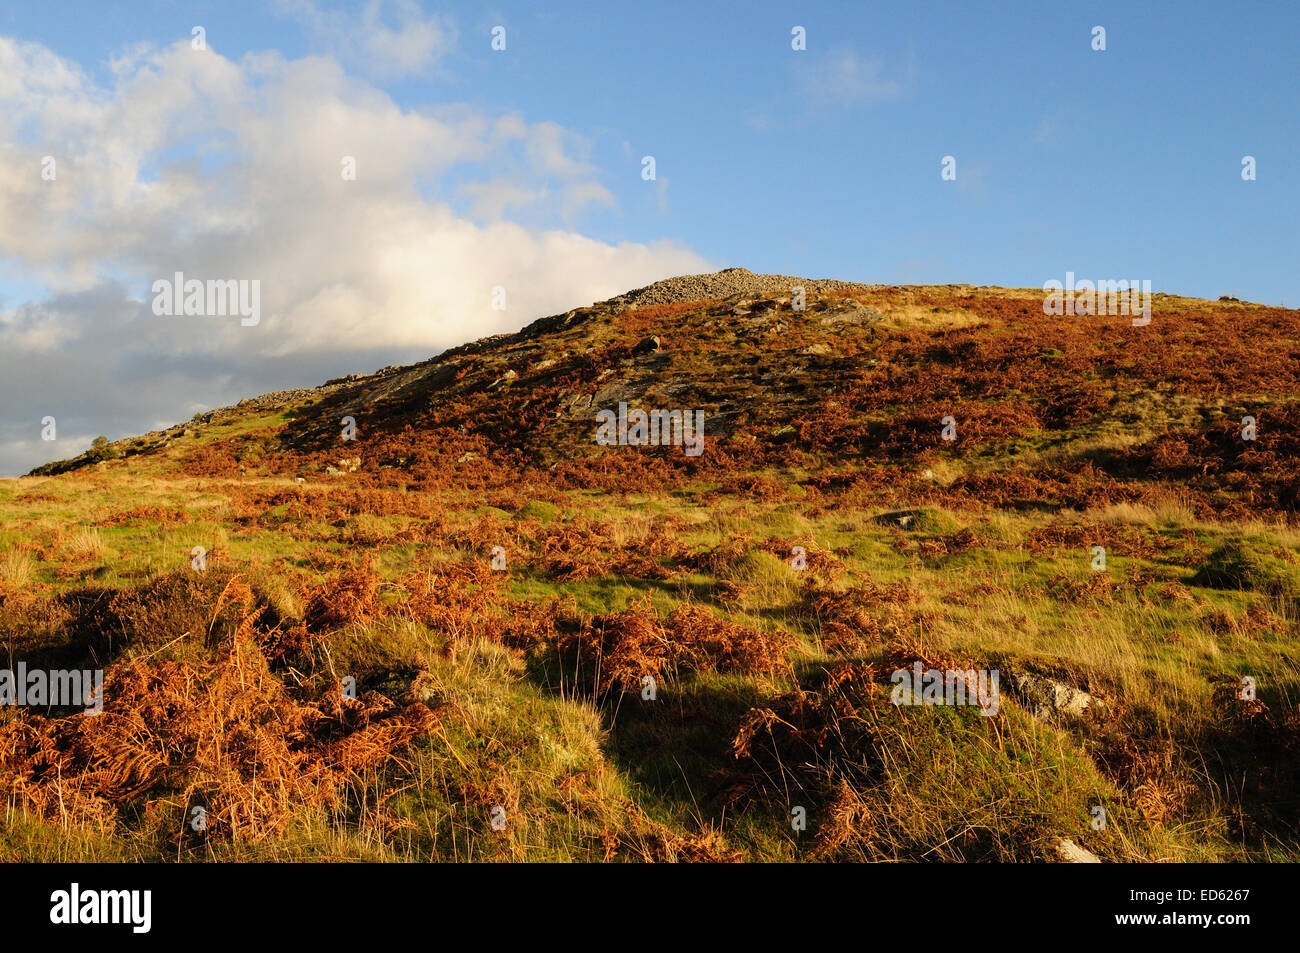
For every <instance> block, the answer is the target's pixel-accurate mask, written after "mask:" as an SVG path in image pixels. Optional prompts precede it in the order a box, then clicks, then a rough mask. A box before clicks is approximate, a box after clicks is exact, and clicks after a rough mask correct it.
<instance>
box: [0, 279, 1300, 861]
mask: <svg viewBox="0 0 1300 953" xmlns="http://www.w3.org/2000/svg"><path fill="white" fill-rule="evenodd" d="M788 294H789V289H779V288H773V289H770V293H769V294H763V295H750V296H745V297H740V296H732V297H730V298H727V299H721V300H705V301H692V302H669V303H666V304H657V305H652V306H648V307H641V308H635V309H632V310H621V307H620V306H615V304H613V303H605V304H601V305H596V306H593V307H590V308H580V309H577V310H575V311H572V312H569V313H568V314H566V315H558V316H555V317H552V318H546V319H543V320H541V321H538V322H536V323H535V324H534V325H532V326H530V327H529V328H527V329H525V330H524V331H522V332H520V333H519V334H517V335H511V336H504V337H498V338H493V339H488V340H485V341H482V342H478V343H476V344H472V345H467V346H465V347H462V348H459V349H457V350H455V351H452V352H449V353H448V354H445V355H442V356H440V357H439V358H436V359H434V360H431V361H429V362H426V363H424V364H421V365H416V366H414V367H410V368H389V369H385V370H384V371H382V372H380V373H378V374H376V375H373V376H366V377H360V378H356V379H349V380H344V381H339V382H334V383H332V384H330V385H328V386H326V387H324V388H321V389H319V390H318V391H314V392H292V393H289V394H283V395H268V396H266V397H263V398H258V399H255V400H250V401H247V402H245V403H243V404H241V405H239V406H237V407H233V408H226V409H224V410H220V411H215V412H213V413H211V414H206V415H202V416H201V417H199V418H196V419H195V420H193V421H191V422H189V423H186V424H184V425H180V426H178V427H175V428H172V429H171V430H168V431H164V432H158V433H154V434H149V435H145V436H143V437H140V438H136V439H131V440H124V441H119V442H117V443H114V444H110V445H108V446H107V447H101V448H98V449H96V450H93V451H91V452H89V453H88V454H86V455H84V456H83V457H80V458H78V459H77V460H74V461H67V462H64V463H60V464H52V465H50V466H47V467H44V468H41V470H40V471H38V472H37V473H35V474H33V475H31V476H29V477H26V478H23V479H22V480H16V481H15V480H11V481H0V640H3V643H4V648H5V650H6V655H7V656H8V657H9V659H10V660H11V661H10V662H9V663H0V665H3V664H10V665H15V664H16V663H17V662H18V661H19V660H22V661H25V662H27V664H28V665H29V666H33V667H36V666H44V667H47V668H72V667H78V668H82V667H85V668H103V669H105V672H106V676H105V679H106V686H105V700H104V713H103V714H102V715H99V716H97V717H93V718H85V717H83V716H82V715H80V714H79V713H76V712H67V711H61V710H56V711H48V712H47V711H44V710H41V711H33V710H31V709H21V708H20V709H15V708H0V799H2V800H3V804H4V809H5V810H6V811H7V815H6V823H5V824H3V825H0V857H2V858H5V859H34V860H52V859H98V860H138V859H146V860H190V859H265V858H273V859H344V858H366V859H385V860H429V859H436V860H555V859H571V860H593V861H606V860H630V861H638V860H793V859H809V860H814V859H816V860H823V859H824V860H857V859H871V860H876V859H910V860H949V861H955V860H1043V859H1056V858H1057V856H1058V854H1057V845H1058V844H1059V843H1060V842H1061V841H1062V840H1063V839H1069V840H1071V841H1073V842H1074V843H1075V844H1078V845H1081V846H1082V847H1084V848H1086V849H1087V850H1089V851H1091V852H1092V853H1094V854H1096V855H1097V856H1099V857H1100V858H1102V859H1103V860H1112V861H1119V860H1179V861H1184V860H1185V861H1203V860H1211V861H1226V860H1295V859H1298V858H1300V794H1298V793H1297V792H1300V783H1298V782H1300V777H1297V775H1298V774H1300V758H1298V757H1297V756H1298V755H1300V714H1298V713H1297V712H1298V709H1297V696H1298V695H1300V658H1298V657H1297V654H1296V641H1297V635H1298V634H1300V631H1298V627H1300V621H1298V620H1300V607H1298V605H1297V601H1298V600H1300V522H1298V520H1297V508H1298V507H1300V312H1297V311H1293V310H1285V309H1278V308H1267V307H1261V306H1255V305H1250V304H1243V303H1239V302H1222V303H1212V302H1207V301H1200V300H1193V299H1183V298H1176V297H1172V296H1162V295H1157V296H1156V298H1155V301H1154V320H1153V321H1152V323H1151V324H1150V325H1149V326H1146V327H1134V326H1132V324H1131V322H1130V321H1129V319H1128V318H1127V317H1068V318H1056V317H1046V316H1044V315H1043V313H1042V293H1041V292H1037V291H1017V290H1008V289H996V288H974V287H969V286H950V287H918V288H861V289H843V288H841V289H836V290H826V291H822V292H819V293H815V294H810V295H809V297H808V301H807V309H806V310H803V311H795V310H792V309H791V306H790V300H789V298H788ZM620 402H626V403H628V404H629V405H630V406H632V407H641V408H645V409H647V410H649V409H654V408H659V409H701V410H703V411H704V412H705V415H706V424H705V427H706V444H705V449H704V452H703V453H702V454H700V455H699V456H689V455H687V454H685V453H684V452H683V450H682V448H680V447H671V446H670V447H630V446H624V447H619V446H610V447H605V446H599V445H598V444H597V443H596V441H595V439H594V434H595V429H596V424H595V415H596V413H597V411H599V410H601V409H605V408H616V407H617V406H618V404H619V403H620ZM946 417H951V418H952V419H953V422H954V424H955V439H953V440H945V439H944V434H943V431H944V423H943V422H942V421H943V419H944V418H946ZM1245 417H1252V418H1254V421H1255V426H1256V438H1255V439H1254V440H1244V439H1243V438H1242V430H1243V418H1245ZM345 418H350V424H351V425H354V426H355V439H354V440H345V439H343V436H342V435H343V433H344V432H345V430H346V429H347V428H348V427H349V420H347V419H345ZM196 547H199V548H200V549H198V550H196ZM1094 547H1104V550H1105V561H1104V568H1100V567H1099V566H1098V556H1097V553H1096V551H1095V549H1094ZM196 554H198V555H196ZM494 557H495V560H496V568H494V565H493V562H494ZM503 559H504V565H502V560H503ZM196 567H202V568H196ZM917 661H920V662H921V663H922V666H923V668H930V667H936V668H939V669H942V670H946V669H962V670H965V669H971V668H974V669H996V670H998V671H999V673H1000V674H1001V676H1002V681H1001V688H1002V694H1001V704H1000V707H999V709H998V712H997V714H996V715H993V716H986V715H982V714H980V712H979V711H978V710H977V709H974V708H969V707H966V708H961V707H945V706H925V707H902V706H896V705H894V704H892V703H891V701H890V691H891V681H890V675H891V673H892V672H894V671H896V670H898V669H900V668H909V669H910V668H911V667H912V666H913V664H914V663H915V662H917ZM1033 676H1039V677H1040V679H1050V680H1052V681H1053V682H1056V683H1059V684H1060V685H1062V686H1069V688H1071V689H1074V690H1078V691H1082V692H1086V693H1087V694H1088V695H1089V696H1091V704H1090V705H1089V706H1088V708H1087V710H1086V711H1083V712H1081V713H1072V712H1068V711H1064V710H1051V707H1050V706H1045V705H1044V704H1043V702H1042V700H1041V699H1037V698H1036V696H1035V694H1034V690H1033V686H1034V685H1041V684H1047V683H1045V682H1041V681H1039V680H1036V679H1034V678H1033ZM1247 676H1248V677H1249V678H1251V679H1253V680H1254V684H1255V685H1256V686H1257V696H1256V697H1255V698H1254V699H1253V700H1252V699H1248V698H1242V697H1241V691H1240V685H1241V680H1242V678H1243V677H1247ZM647 677H649V678H651V679H653V680H654V689H655V691H654V695H655V697H654V698H653V699H652V700H651V699H647V698H645V697H644V695H645V693H646V681H645V680H646V678H647ZM350 680H354V681H355V686H356V691H355V695H356V697H355V698H353V697H351V694H352V693H351V692H350V691H347V690H346V689H347V687H348V686H349V685H350V684H351V681H350ZM1098 806H1100V807H1102V808H1103V809H1104V811H1105V817H1106V825H1105V828H1104V829H1103V830H1097V829H1095V828H1094V826H1093V823H1092V821H1093V819H1094V816H1095V808H1097V807H1098ZM796 807H800V808H803V809H804V812H805V814H806V818H807V825H806V829H804V830H796V829H794V827H792V824H791V812H792V810H793V809H794V808H796ZM196 808H201V814H202V816H203V817H204V818H205V826H203V828H202V829H201V830H196V829H195V828H194V825H192V824H191V823H190V819H191V818H193V817H194V816H195V809H196ZM494 819H495V821H496V824H495V826H494Z"/></svg>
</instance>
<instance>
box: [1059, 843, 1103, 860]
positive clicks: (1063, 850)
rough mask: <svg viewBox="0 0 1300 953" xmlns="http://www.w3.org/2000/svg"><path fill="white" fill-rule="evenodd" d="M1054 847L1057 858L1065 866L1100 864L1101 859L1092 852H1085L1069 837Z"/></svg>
mask: <svg viewBox="0 0 1300 953" xmlns="http://www.w3.org/2000/svg"><path fill="white" fill-rule="evenodd" d="M1053 847H1054V848H1055V850H1056V856H1057V857H1058V858H1060V860H1061V863H1064V864H1100V863H1101V858H1100V857H1098V856H1097V855H1096V854H1094V853H1093V852H1092V851H1090V850H1085V849H1084V848H1082V847H1080V846H1079V845H1078V844H1076V843H1075V842H1074V841H1072V840H1070V838H1068V837H1062V838H1061V839H1060V840H1058V841H1057V842H1056V843H1055V844H1054V845H1053Z"/></svg>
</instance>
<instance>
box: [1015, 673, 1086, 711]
mask: <svg viewBox="0 0 1300 953" xmlns="http://www.w3.org/2000/svg"><path fill="white" fill-rule="evenodd" d="M1005 677H1006V680H1007V684H1008V687H1009V688H1010V689H1011V691H1012V692H1013V693H1014V694H1015V696H1016V697H1017V698H1018V699H1019V700H1020V704H1021V706H1022V707H1024V708H1025V709H1026V710H1028V711H1029V712H1030V713H1031V714H1033V715H1034V716H1035V717H1037V718H1042V717H1045V716H1047V715H1054V714H1061V713H1063V714H1067V715H1083V714H1085V713H1087V711H1088V709H1089V708H1091V707H1092V706H1093V704H1094V702H1095V700H1094V699H1093V697H1092V696H1091V695H1089V694H1088V693H1087V692H1085V691H1081V690H1080V689H1077V688H1074V687H1073V686H1071V685H1067V684H1066V683H1065V682H1058V681H1056V680H1055V679H1052V678H1047V677H1045V676H1043V675H1035V674H1033V673H1032V672H1008V673H1007V674H1006V676H1005Z"/></svg>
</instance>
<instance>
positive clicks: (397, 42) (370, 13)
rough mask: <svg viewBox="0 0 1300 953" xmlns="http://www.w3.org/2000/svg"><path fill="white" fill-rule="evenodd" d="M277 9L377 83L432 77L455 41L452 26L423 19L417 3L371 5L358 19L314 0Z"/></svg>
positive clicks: (282, 0)
mask: <svg viewBox="0 0 1300 953" xmlns="http://www.w3.org/2000/svg"><path fill="white" fill-rule="evenodd" d="M276 8H277V9H278V10H279V11H280V12H281V13H282V14H284V15H286V16H289V17H291V18H292V19H294V20H296V21H297V22H298V23H300V24H302V26H303V27H304V28H305V29H306V30H307V32H308V35H309V36H310V37H311V39H312V40H313V41H314V42H315V43H317V44H318V45H320V46H322V47H324V49H325V50H326V51H327V52H329V53H331V54H333V55H335V56H337V57H338V58H339V59H341V60H343V61H344V62H345V63H348V64H349V65H352V66H355V67H357V68H358V69H360V70H361V71H362V72H364V73H365V74H366V75H368V76H375V77H378V78H393V77H398V76H413V75H422V74H425V73H428V72H429V71H430V70H431V69H432V68H433V67H435V66H436V65H437V63H438V61H439V60H441V59H442V57H443V56H444V55H445V54H446V53H447V52H449V51H450V49H451V48H452V46H453V44H454V41H455V29H454V28H453V26H452V24H451V21H450V20H449V19H448V18H446V17H442V16H439V15H438V14H436V13H435V14H430V15H429V16H425V15H424V13H423V11H422V10H421V9H420V7H419V5H418V4H417V3H415V2H414V0H367V3H366V5H365V6H364V7H362V8H361V10H360V12H359V14H358V15H353V14H352V13H351V12H350V11H348V12H345V11H341V10H326V9H323V8H322V7H321V6H320V4H319V3H316V2H314V0H277V3H276Z"/></svg>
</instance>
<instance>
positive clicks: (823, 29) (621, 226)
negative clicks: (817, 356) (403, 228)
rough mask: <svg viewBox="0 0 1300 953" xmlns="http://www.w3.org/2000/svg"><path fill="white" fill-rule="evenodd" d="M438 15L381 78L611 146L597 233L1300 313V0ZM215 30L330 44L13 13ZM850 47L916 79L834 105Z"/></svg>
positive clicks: (221, 5)
mask: <svg viewBox="0 0 1300 953" xmlns="http://www.w3.org/2000/svg"><path fill="white" fill-rule="evenodd" d="M360 6H362V5H361V4H351V5H347V4H344V5H339V6H338V7H337V9H342V10H348V9H353V10H355V9H357V8H359V7H360ZM423 6H424V8H425V9H426V10H428V11H430V12H435V13H443V14H445V15H446V16H447V18H448V20H449V22H450V23H451V24H453V25H454V28H455V32H456V39H455V43H454V47H453V48H452V49H451V50H450V51H449V52H448V54H447V55H446V56H445V57H443V58H442V60H441V61H440V64H439V68H438V69H437V70H435V71H434V72H433V73H432V74H431V75H427V76H419V77H398V78H393V79H391V80H389V81H384V80H383V79H381V80H380V82H379V85H381V87H382V88H385V89H387V90H388V91H389V92H390V93H391V95H392V97H393V99H394V100H395V101H396V102H397V103H398V104H400V105H401V106H403V107H406V108H419V107H422V106H427V105H430V104H435V103H446V102H464V103H468V104H471V105H472V106H474V107H475V108H477V109H478V110H481V111H483V112H486V113H494V112H498V111H508V110H518V111H520V112H522V113H523V114H524V115H525V116H527V117H528V118H529V119H530V120H543V119H545V120H551V121H554V122H557V123H559V124H560V125H562V126H564V127H565V128H567V129H571V130H574V131H577V132H579V133H581V134H583V135H585V136H587V137H589V138H590V139H591V142H592V156H591V158H592V161H593V162H594V163H595V164H596V165H597V166H598V167H599V168H600V170H601V171H602V173H603V177H602V181H603V182H604V184H605V185H606V186H607V187H608V188H609V189H610V191H611V192H612V193H613V195H614V196H615V198H616V199H617V202H618V208H617V209H608V210H604V211H601V212H600V213H599V214H593V215H591V216H589V217H587V218H586V219H584V220H583V221H581V222H580V223H578V224H580V225H581V226H582V231H583V233H584V234H588V235H591V236H592V237H595V238H599V239H602V240H607V241H618V240H638V241H640V240H647V239H652V238H656V237H669V238H676V239H679V240H681V241H683V242H684V243H686V244H687V245H689V246H690V247H691V248H693V249H695V250H696V251H698V252H699V253H700V254H702V255H704V256H705V257H706V258H708V259H710V260H711V261H716V262H719V263H725V264H743V265H745V266H746V267H749V268H751V269H753V270H756V271H757V270H765V271H766V270H771V271H779V272H789V273H800V274H802V273H808V274H816V275H823V274H824V275H835V276H842V277H850V278H861V279H869V280H879V281H906V282H914V281H928V282H957V281H969V282H975V283H979V284H1008V285H1041V283H1042V282H1043V281H1045V280H1047V278H1049V277H1052V276H1062V277H1063V275H1064V272H1065V271H1066V270H1067V269H1068V270H1073V271H1075V272H1076V273H1077V274H1079V275H1094V276H1099V277H1112V276H1125V275H1127V276H1132V277H1139V276H1140V277H1143V278H1151V279H1152V280H1153V281H1154V282H1155V285H1156V287H1157V288H1161V289H1165V290H1169V291H1178V292H1181V293H1185V294H1194V295H1201V296H1217V295H1218V294H1220V293H1228V292H1232V293H1235V294H1238V295H1240V296H1243V297H1248V298H1251V299H1252V300H1259V301H1264V302H1268V303H1280V302H1282V301H1287V302H1288V303H1289V304H1291V305H1293V306H1294V305H1296V304H1300V268H1297V267H1295V265H1296V261H1297V251H1300V241H1298V240H1297V212H1298V211H1300V183H1298V182H1297V177H1298V176H1300V122H1297V117H1298V116H1300V73H1297V69H1296V63H1298V62H1300V6H1297V5H1295V4H1290V3H1267V4H1259V3H1243V4H1222V3H1196V2H1192V3H1188V2H1178V3H1164V4H1141V5H1138V4H1133V3H1115V4H1107V3H1084V4H1051V3H998V4H989V5H982V4H981V5H976V4H965V3H906V4H903V3H899V4H861V3H843V4H804V3H753V2H745V3H716V4H707V5H701V4H696V3H684V4H668V3H653V4H610V5H598V6H593V5H591V4H576V3H558V2H548V3H547V4H546V5H545V12H544V13H538V12H534V11H533V9H532V8H534V7H535V6H536V5H535V4H491V5H478V4H454V5H431V4H424V5H423ZM701 6H706V7H707V9H704V10H701V9H700V7H701ZM1138 7H1141V9H1137V8H1138ZM981 8H982V9H981ZM196 23H201V24H203V25H204V27H205V29H206V30H207V33H208V36H209V38H210V42H211V43H212V45H213V47H214V49H216V50H218V51H220V52H222V53H223V54H224V55H226V56H228V57H231V58H237V57H239V56H240V55H242V54H243V53H245V52H248V51H256V50H266V49H276V50H280V51H282V52H284V53H285V54H286V55H288V56H291V57H297V56H302V55H306V54H309V53H313V52H315V53H320V52H322V51H323V48H322V45H321V43H320V42H317V41H316V40H314V39H313V37H312V36H311V35H310V34H309V31H308V30H305V29H304V28H303V27H302V26H301V25H300V23H299V22H298V21H296V20H295V19H294V18H293V17H292V16H290V15H286V14H285V13H284V12H282V11H279V12H278V11H277V10H276V8H275V6H274V5H273V4H271V5H264V4H251V3H250V4H244V3H238V4H232V3H228V2H218V3H164V2H154V3H147V2H146V3H141V2H132V3H106V2H102V0H96V2H87V3H58V2H51V3H44V4H10V5H9V9H8V10H7V11H6V13H5V14H4V16H3V21H2V23H0V27H2V29H3V32H4V33H6V34H9V35H14V36H18V37H22V38H26V39H34V40H38V41H40V42H41V43H43V44H45V45H47V46H49V47H50V48H51V49H52V50H54V51H56V52H58V53H60V54H61V55H63V56H66V57H68V58H71V59H74V60H76V61H77V62H78V63H81V64H82V65H83V66H84V67H86V68H87V69H94V68H95V65H96V64H98V63H102V62H103V61H106V60H107V59H108V58H109V57H111V56H113V55H116V54H117V53H118V52H119V51H120V50H121V49H122V48H124V47H127V46H130V45H132V44H136V43H140V42H143V41H147V42H152V43H155V44H158V45H163V44H165V43H168V42H171V41H173V40H175V38H176V37H178V36H184V35H186V34H188V33H189V28H190V26H192V25H193V24H196ZM496 24H502V25H504V26H505V27H506V30H507V34H506V36H507V50H506V52H504V53H495V52H493V51H492V50H491V49H490V47H489V43H490V31H491V29H492V27H493V26H494V25H496ZM796 24H798V25H802V26H804V27H806V28H807V31H808V49H807V50H806V51H805V52H801V53H796V52H794V51H792V50H791V49H790V29H791V27H792V26H793V25H796ZM1098 24H1100V25H1102V26H1105V28H1106V30H1107V37H1106V38H1107V50H1106V51H1105V52H1094V51H1093V50H1092V49H1091V47H1090V43H1091V34H1090V31H1091V28H1092V27H1093V26H1094V25H1098ZM828 56H829V57H834V56H851V57H854V58H856V61H857V62H860V63H862V64H864V69H871V68H872V67H873V66H874V67H875V68H876V69H878V73H876V74H874V76H875V78H878V79H879V80H880V81H882V82H892V83H895V84H897V92H896V93H892V94H887V95H883V96H880V97H878V98H875V97H872V96H871V95H870V94H867V95H865V96H863V97H859V98H855V97H854V96H853V95H852V94H851V92H849V91H840V92H837V91H836V90H834V89H828V90H827V91H826V93H825V96H824V97H816V96H813V95H811V94H810V92H809V90H808V89H807V88H806V86H805V85H804V83H805V81H807V82H813V81H815V80H814V78H815V77H818V62H817V61H818V60H819V59H821V60H822V61H823V62H824V60H825V58H826V57H828ZM826 75H827V77H834V76H835V75H837V74H835V73H834V72H830V73H828V74H826ZM629 149H630V150H631V151H630V153H629V152H628V150H629ZM645 154H651V155H654V156H655V158H656V162H657V166H658V174H659V178H660V180H663V179H667V180H668V188H667V192H668V194H667V197H666V203H661V202H660V201H659V198H658V195H657V190H656V188H655V185H654V184H651V183H646V182H643V181H642V180H641V178H640V164H639V160H640V157H641V156H642V155H645ZM943 155H953V156H955V157H956V158H957V163H958V166H957V168H958V180H957V182H956V183H951V182H948V183H945V182H941V181H940V178H939V161H940V158H941V157H942V156H943ZM1243 155H1254V156H1255V157H1256V159H1257V163H1258V168H1259V172H1258V179H1257V180H1256V181H1254V182H1249V183H1247V182H1243V181H1242V179H1241V177H1240V163H1241V157H1242V156H1243Z"/></svg>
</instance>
